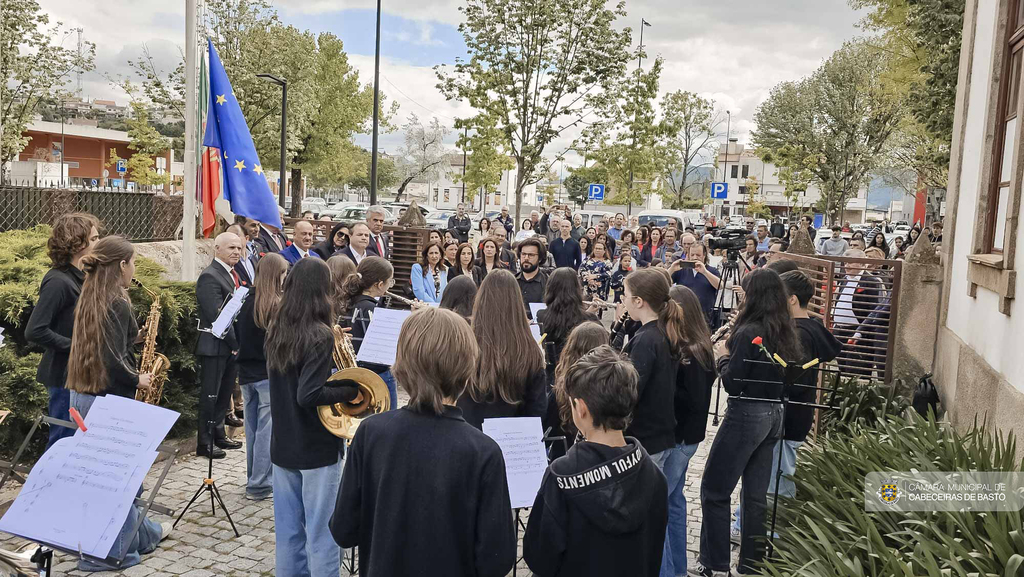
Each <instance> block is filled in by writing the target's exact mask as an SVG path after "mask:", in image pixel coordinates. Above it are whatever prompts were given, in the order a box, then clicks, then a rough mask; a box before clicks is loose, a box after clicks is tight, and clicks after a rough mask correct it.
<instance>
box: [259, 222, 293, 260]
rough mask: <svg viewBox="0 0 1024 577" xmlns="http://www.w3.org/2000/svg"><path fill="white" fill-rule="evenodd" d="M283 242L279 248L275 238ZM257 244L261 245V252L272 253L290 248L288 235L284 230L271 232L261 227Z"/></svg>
mask: <svg viewBox="0 0 1024 577" xmlns="http://www.w3.org/2000/svg"><path fill="white" fill-rule="evenodd" d="M275 237H276V238H277V240H278V241H279V242H280V243H281V248H280V249H279V248H277V244H276V243H275V242H274V238H275ZM256 244H257V245H259V250H260V252H262V253H264V254H270V253H272V252H281V251H282V250H284V249H286V248H288V237H287V236H285V235H284V233H282V232H270V231H269V230H267V229H265V228H263V227H262V226H261V227H260V235H259V236H258V237H256Z"/></svg>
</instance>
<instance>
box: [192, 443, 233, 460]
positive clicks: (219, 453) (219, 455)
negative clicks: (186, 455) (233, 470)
mask: <svg viewBox="0 0 1024 577" xmlns="http://www.w3.org/2000/svg"><path fill="white" fill-rule="evenodd" d="M209 455H210V447H208V446H207V447H199V448H197V449H196V456H197V457H207V456H209ZM227 455H228V454H227V453H225V452H224V451H223V450H221V449H218V448H217V447H214V448H213V458H214V459H223V458H224V457H226V456H227Z"/></svg>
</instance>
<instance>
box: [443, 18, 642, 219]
mask: <svg viewBox="0 0 1024 577" xmlns="http://www.w3.org/2000/svg"><path fill="white" fill-rule="evenodd" d="M459 10H460V11H461V12H462V14H463V16H464V17H465V21H464V22H463V23H462V24H460V25H459V31H460V32H461V33H462V36H463V39H464V41H465V43H466V47H467V48H468V52H469V58H459V59H457V60H456V63H455V65H454V67H452V68H449V67H446V66H443V65H442V66H439V67H437V68H435V70H436V72H437V77H438V88H439V89H440V90H441V91H442V93H443V94H444V95H445V96H446V97H447V98H448V99H449V100H461V101H464V102H466V103H467V104H469V105H470V106H472V107H473V108H474V109H475V110H476V111H477V115H476V116H475V117H472V118H466V119H460V122H457V123H456V129H457V130H458V129H461V128H463V127H467V128H469V129H470V130H473V129H475V128H476V127H478V126H486V125H488V124H492V123H493V125H494V126H496V127H497V130H498V131H499V132H500V133H501V134H502V138H503V142H502V145H503V147H504V148H505V150H506V151H508V152H509V154H510V155H511V157H512V158H513V159H514V160H515V163H516V185H515V195H516V210H515V216H516V221H517V222H518V221H519V220H521V216H522V214H521V213H522V195H523V189H524V188H525V187H526V186H527V185H528V184H530V183H534V182H537V181H538V180H539V179H540V177H541V176H542V175H543V173H545V172H546V171H547V170H548V169H549V168H550V166H549V165H547V164H546V162H545V160H544V153H545V149H546V148H547V147H548V146H549V145H550V144H551V142H552V141H553V140H554V139H555V138H557V137H558V136H559V135H561V134H563V133H564V132H565V131H566V130H569V129H570V128H572V127H575V126H578V125H579V124H580V123H581V122H582V121H583V118H584V117H585V116H587V114H588V113H589V111H590V109H591V103H592V101H593V99H594V98H595V97H596V96H598V95H599V94H600V93H602V92H603V90H604V89H612V88H613V86H611V83H613V82H614V81H615V80H618V79H620V78H621V77H622V75H623V72H624V70H625V66H626V64H627V60H628V58H629V52H628V49H627V48H628V46H629V45H630V34H631V33H630V29H629V28H626V29H623V30H619V29H618V28H617V26H616V20H617V19H618V18H619V17H622V16H624V15H625V8H624V3H623V2H619V3H618V4H617V5H615V6H614V7H609V6H607V5H606V2H605V1H604V0H467V2H466V4H465V5H464V6H462V7H460V8H459Z"/></svg>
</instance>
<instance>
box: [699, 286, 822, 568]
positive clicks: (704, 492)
mask: <svg viewBox="0 0 1024 577" xmlns="http://www.w3.org/2000/svg"><path fill="white" fill-rule="evenodd" d="M743 283H744V286H745V289H744V290H745V292H746V295H745V298H744V299H743V308H742V309H740V313H739V315H737V317H736V322H735V324H734V325H733V330H732V335H731V336H730V337H729V339H728V340H727V341H726V343H725V348H726V351H725V352H724V354H723V355H722V356H721V357H720V358H719V360H718V372H719V374H720V375H721V377H722V386H723V387H725V390H726V391H727V392H728V393H729V408H728V409H727V410H726V413H725V419H724V420H723V421H722V426H721V428H720V429H719V430H718V434H716V435H715V441H714V443H712V445H711V451H710V452H709V454H708V461H707V465H706V467H705V469H704V478H703V480H702V482H701V509H702V510H703V514H704V523H703V525H701V539H700V542H701V549H700V557H699V565H698V569H699V570H701V571H729V558H730V553H729V514H730V511H729V504H730V499H731V496H732V492H733V489H735V488H736V483H737V482H738V481H739V480H740V478H741V477H742V479H743V495H742V502H743V526H742V529H741V534H740V557H739V566H738V569H739V573H753V572H754V569H753V568H754V566H756V565H758V564H760V562H761V560H762V559H763V558H764V554H765V539H764V535H765V531H766V529H765V525H764V522H765V510H766V503H767V500H766V493H767V491H768V483H769V481H770V478H771V464H772V448H773V447H774V446H775V443H776V442H777V441H778V440H779V438H780V437H781V435H782V430H783V423H782V407H781V405H780V404H779V403H777V402H772V401H774V400H777V399H778V398H779V396H780V392H781V382H782V377H781V374H780V372H779V371H780V369H779V367H778V366H777V365H775V364H773V363H772V357H771V355H776V354H777V355H778V356H779V357H781V358H782V359H783V360H785V361H790V362H793V361H795V362H800V361H801V360H803V355H802V351H801V347H800V342H799V340H798V338H797V335H796V329H795V325H794V323H793V320H792V318H791V317H790V314H789V303H788V301H787V291H786V286H785V285H784V284H783V282H782V280H781V279H780V278H779V275H778V274H776V273H775V271H773V270H771V269H757V270H754V271H751V272H750V273H748V274H747V276H746V277H745V278H744V280H743ZM765 351H767V353H766V352H765ZM717 352H718V351H716V353H717Z"/></svg>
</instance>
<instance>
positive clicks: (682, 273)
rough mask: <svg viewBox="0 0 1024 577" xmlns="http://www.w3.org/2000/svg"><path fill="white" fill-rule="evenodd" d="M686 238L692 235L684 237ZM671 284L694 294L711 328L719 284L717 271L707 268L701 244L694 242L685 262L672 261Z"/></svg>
mask: <svg viewBox="0 0 1024 577" xmlns="http://www.w3.org/2000/svg"><path fill="white" fill-rule="evenodd" d="M686 236H690V237H691V238H692V235H684V238H686ZM668 273H669V274H670V275H672V284H677V285H682V286H685V287H687V288H689V289H690V290H692V291H693V292H694V294H696V295H697V299H698V300H699V301H700V307H701V309H703V311H704V318H705V320H707V322H708V327H711V313H712V311H713V310H714V308H715V296H716V295H717V294H718V286H719V285H720V284H721V276H720V274H719V272H718V269H716V268H715V267H712V266H708V251H707V249H706V248H705V247H704V245H703V244H701V243H699V242H694V243H693V244H691V245H690V248H689V250H688V252H687V253H686V260H677V261H674V262H673V263H672V264H671V266H669V269H668Z"/></svg>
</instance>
